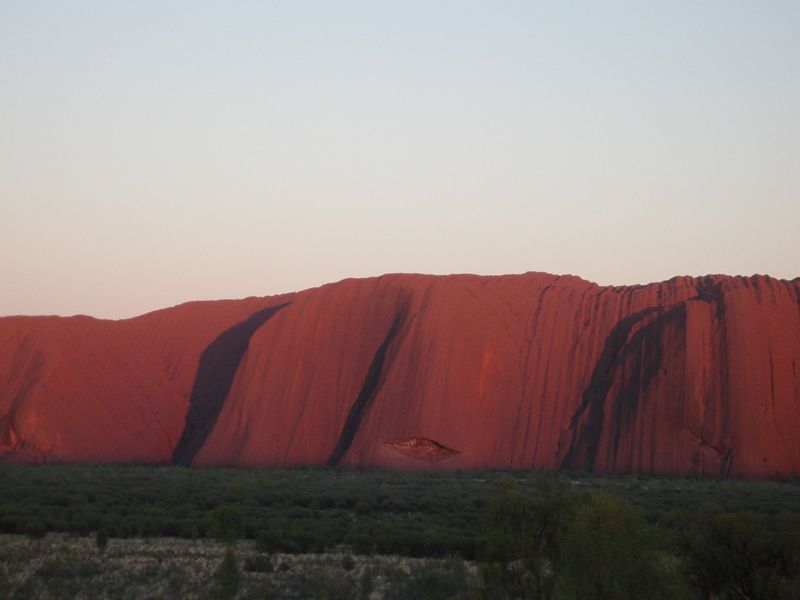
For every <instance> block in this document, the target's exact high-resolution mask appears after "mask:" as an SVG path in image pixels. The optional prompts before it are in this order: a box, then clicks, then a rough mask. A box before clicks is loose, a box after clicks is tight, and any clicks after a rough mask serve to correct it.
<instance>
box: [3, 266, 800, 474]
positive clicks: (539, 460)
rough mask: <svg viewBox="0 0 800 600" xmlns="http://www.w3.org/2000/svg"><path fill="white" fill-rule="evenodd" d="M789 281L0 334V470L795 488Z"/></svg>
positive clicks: (258, 308)
mask: <svg viewBox="0 0 800 600" xmlns="http://www.w3.org/2000/svg"><path fill="white" fill-rule="evenodd" d="M798 370H800V280H794V281H779V280H775V279H771V278H769V277H762V276H755V277H749V278H742V277H725V276H709V277H703V278H689V277H681V278H675V279H672V280H670V281H667V282H663V283H657V284H651V285H647V286H632V287H618V288H612V287H600V286H597V285H594V284H591V283H589V282H586V281H583V280H581V279H579V278H577V277H571V276H567V277H557V276H553V275H546V274H537V273H529V274H525V275H518V276H501V277H480V276H469V275H463V276H447V277H435V276H422V275H389V276H384V277H379V278H373V279H364V280H345V281H342V282H339V283H336V284H331V285H328V286H323V287H321V288H317V289H313V290H307V291H305V292H300V293H297V294H292V295H287V296H281V297H271V298H260V299H259V298H251V299H247V300H241V301H224V302H205V303H190V304H187V305H182V306H178V307H175V308H172V309H166V310H163V311H157V312H155V313H151V314H148V315H144V316H142V317H138V318H136V319H129V320H125V321H98V320H94V319H90V318H88V317H73V318H66V319H64V318H55V317H41V318H31V317H14V318H11V317H9V318H4V319H0V456H2V459H3V460H16V461H27V462H32V461H68V462H75V461H145V462H156V463H160V462H171V461H172V462H177V463H181V464H193V465H220V464H225V465H243V466H286V465H298V464H328V465H336V466H343V467H364V466H374V467H384V468H403V469H415V468H444V469H460V468H482V467H497V468H509V467H510V468H530V467H544V468H556V467H560V466H563V467H568V468H573V469H581V470H594V471H600V472H614V473H657V474H667V473H678V474H705V475H712V476H719V477H724V476H729V475H735V476H747V477H781V476H787V475H791V474H795V475H796V474H800V435H798V433H797V432H800V374H798Z"/></svg>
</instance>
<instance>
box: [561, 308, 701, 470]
mask: <svg viewBox="0 0 800 600" xmlns="http://www.w3.org/2000/svg"><path fill="white" fill-rule="evenodd" d="M656 310H657V309H655V308H650V309H646V310H643V311H640V312H638V313H635V314H633V315H631V316H629V317H626V318H625V319H622V320H621V321H620V322H619V323H617V325H615V326H614V328H613V329H612V330H611V333H610V334H609V336H608V338H607V339H606V343H605V345H604V347H603V352H602V353H601V355H600V358H599V360H598V361H597V364H596V365H595V368H594V371H593V373H592V377H591V380H590V382H589V386H588V387H587V388H586V391H585V392H584V394H583V401H582V402H581V406H580V407H579V408H578V410H577V411H576V412H575V414H574V415H573V417H572V420H571V422H570V430H571V431H572V432H573V433H574V436H575V437H574V438H573V441H572V443H571V445H570V446H569V448H568V449H567V453H566V456H565V457H564V460H563V461H562V464H563V465H564V466H567V467H571V468H583V469H587V470H592V469H593V468H594V465H595V462H596V461H597V452H598V449H599V447H600V440H601V438H602V436H603V433H604V432H603V428H604V425H605V418H606V411H607V410H610V416H611V423H610V427H611V432H610V433H609V434H610V435H611V436H612V437H611V439H610V442H611V446H610V448H611V450H612V452H613V459H614V460H615V461H616V460H617V455H618V452H619V450H620V448H621V446H622V441H623V439H624V438H625V435H626V434H627V433H629V431H630V429H631V427H632V426H633V424H634V422H635V420H636V415H637V413H638V410H639V408H640V401H641V397H642V394H643V393H644V392H645V390H647V388H648V387H649V385H650V383H651V382H652V381H653V380H654V379H655V377H656V376H657V375H658V373H659V370H660V369H661V365H662V363H663V361H664V345H663V342H664V331H665V330H666V329H667V328H669V327H677V329H678V332H679V333H680V334H681V335H685V329H686V304H685V303H683V302H682V303H680V304H678V305H676V306H673V307H672V308H670V309H669V310H667V311H666V312H663V313H661V314H659V315H658V316H657V317H656V318H654V319H653V320H652V321H651V322H649V323H647V324H646V325H644V326H643V327H642V328H641V329H639V330H638V331H636V333H634V334H633V335H630V332H631V330H632V328H633V326H634V325H635V324H636V323H637V322H639V321H641V320H643V319H644V318H646V317H647V316H648V315H650V314H651V313H653V312H654V311H656ZM626 366H627V368H629V369H630V373H625V374H624V379H623V383H624V385H623V387H622V389H620V390H619V392H618V393H617V394H615V395H614V396H613V397H609V393H610V391H611V388H612V386H613V384H614V381H615V380H617V374H618V372H619V371H620V370H621V369H623V368H626ZM625 470H631V465H627V466H626V467H625Z"/></svg>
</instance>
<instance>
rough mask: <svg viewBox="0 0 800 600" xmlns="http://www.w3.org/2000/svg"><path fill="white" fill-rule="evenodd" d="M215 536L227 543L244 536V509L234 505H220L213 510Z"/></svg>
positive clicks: (212, 519) (212, 520) (212, 518)
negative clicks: (241, 509)
mask: <svg viewBox="0 0 800 600" xmlns="http://www.w3.org/2000/svg"><path fill="white" fill-rule="evenodd" d="M211 522H212V531H213V533H214V537H216V538H217V539H220V540H222V541H223V542H225V543H226V544H233V543H234V542H236V540H238V539H239V538H241V537H242V536H244V517H243V516H242V511H240V510H239V509H238V508H236V507H234V506H218V507H216V508H215V509H214V510H212V511H211Z"/></svg>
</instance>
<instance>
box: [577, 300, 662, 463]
mask: <svg viewBox="0 0 800 600" xmlns="http://www.w3.org/2000/svg"><path fill="white" fill-rule="evenodd" d="M655 310H656V309H655V308H648V309H645V310H643V311H640V312H637V313H634V314H632V315H630V316H629V317H626V318H624V319H622V320H620V321H619V322H618V323H617V324H616V325H614V327H612V328H611V331H610V333H609V334H608V337H607V338H606V341H605V343H604V344H603V350H602V351H601V352H600V357H599V358H598V359H597V362H596V363H595V366H594V370H593V371H592V377H591V379H590V380H589V385H588V386H587V387H586V390H585V391H584V392H583V399H582V401H581V405H580V406H579V407H578V409H577V410H576V411H575V414H573V415H572V419H571V421H570V425H569V429H570V431H573V432H574V433H575V436H576V437H575V439H573V441H572V443H571V444H570V446H569V448H568V449H567V452H566V456H565V457H564V459H563V460H562V465H563V466H565V467H571V468H586V469H590V470H591V468H592V466H593V465H594V461H595V458H596V455H597V448H598V446H599V445H600V436H601V434H602V432H603V421H604V420H605V405H606V397H607V396H608V392H609V391H610V390H611V386H612V384H613V382H614V372H615V370H616V364H617V357H618V355H619V353H620V352H621V351H622V349H623V348H624V346H625V342H626V341H627V339H628V335H629V334H630V332H631V329H632V328H633V326H634V325H635V324H636V323H637V322H638V321H640V320H641V319H643V318H645V317H646V316H647V315H649V314H651V313H653V312H655ZM581 421H584V423H581Z"/></svg>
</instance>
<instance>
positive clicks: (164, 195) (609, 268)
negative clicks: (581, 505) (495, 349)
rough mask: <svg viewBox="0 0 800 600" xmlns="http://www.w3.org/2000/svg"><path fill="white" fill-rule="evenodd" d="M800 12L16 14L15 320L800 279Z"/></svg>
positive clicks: (0, 27) (2, 90)
mask: <svg viewBox="0 0 800 600" xmlns="http://www.w3.org/2000/svg"><path fill="white" fill-rule="evenodd" d="M798 32H800V2H796V1H792V2H730V1H725V2H722V1H720V2H695V1H692V2H689V1H687V2H662V3H649V2H639V1H636V2H552V3H548V4H544V3H534V2H520V3H515V2H502V3H499V2H488V1H487V2H464V1H461V2H433V1H431V0H426V1H421V2H410V1H404V2H301V1H297V0H294V1H287V2H266V1H264V2H262V1H259V2H221V1H220V2H197V1H191V2H188V1H187V2H165V1H162V0H160V1H157V2H155V1H153V2H145V1H136V2H124V3H123V2H112V1H108V0H103V1H97V2H88V1H79V2H67V1H63V2H33V1H29V0H26V1H19V2H10V1H7V0H0V277H2V281H3V291H2V293H1V294H0V314H18V313H56V314H73V313H88V314H94V315H97V316H105V317H123V316H132V315H134V314H138V313H141V312H144V311H147V310H151V309H154V308H158V307H161V306H167V305H172V304H176V303H178V302H182V301H186V300H191V299H204V298H221V297H241V296H246V295H265V294H271V293H278V292H284V291H291V290H297V289H302V288H306V287H310V286H315V285H319V284H322V283H326V282H329V281H334V280H337V279H341V278H343V277H350V276H359V277H360V276H368V275H377V274H381V273H386V272H398V271H403V272H427V273H452V272H474V273H485V274H499V273H514V272H522V271H528V270H535V271H548V272H553V273H574V274H577V275H581V276H582V277H585V278H587V279H590V280H593V281H597V282H598V283H601V284H627V283H646V282H649V281H657V280H661V279H666V278H669V277H671V276H673V275H682V274H689V275H700V274H706V273H719V272H722V273H728V274H744V275H748V274H753V273H768V274H771V275H774V276H777V277H784V278H792V277H795V276H798V275H800V244H798V231H799V230H800V33H798Z"/></svg>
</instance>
